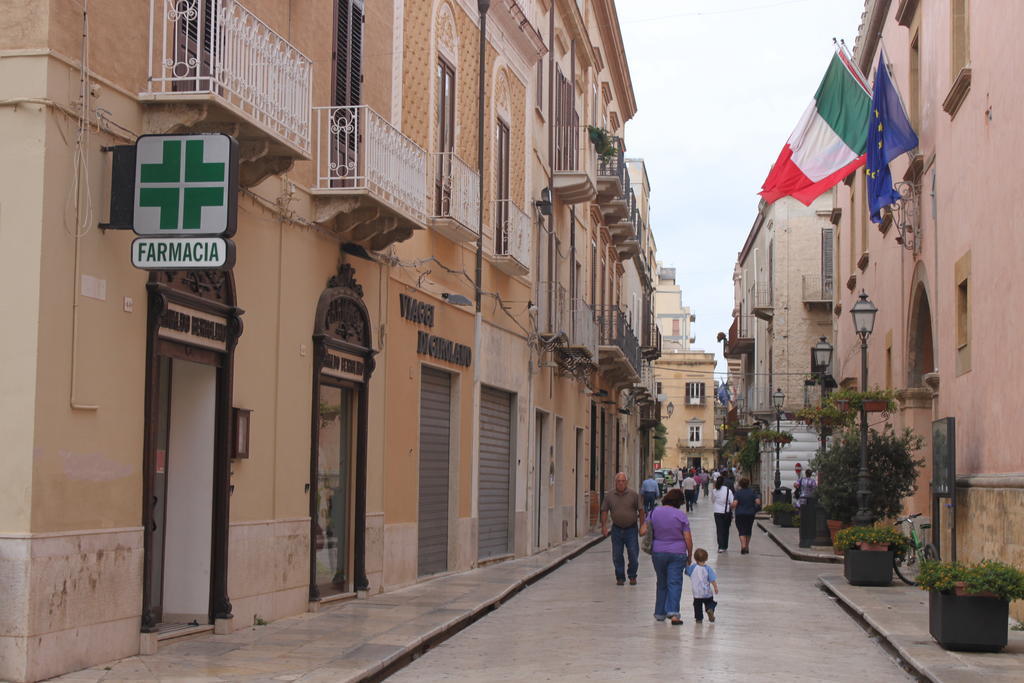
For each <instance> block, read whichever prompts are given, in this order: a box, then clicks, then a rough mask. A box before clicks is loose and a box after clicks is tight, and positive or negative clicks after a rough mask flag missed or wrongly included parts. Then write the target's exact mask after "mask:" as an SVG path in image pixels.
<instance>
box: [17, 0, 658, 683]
mask: <svg viewBox="0 0 1024 683" xmlns="http://www.w3.org/2000/svg"><path fill="white" fill-rule="evenodd" d="M85 9H86V11H85V12H83V6H81V5H78V4H69V3H66V2H63V1H62V0H52V1H51V2H43V3H40V2H34V1H27V0H26V1H24V2H22V1H18V2H13V3H9V4H8V7H6V8H5V12H4V15H5V16H4V18H3V19H0V26H2V29H0V50H2V51H0V69H2V73H3V78H2V79H0V100H2V104H0V119H2V121H3V124H4V125H3V128H2V129H0V130H2V131H3V132H2V133H0V137H2V139H3V141H4V148H5V149H6V150H8V151H9V158H10V159H11V163H9V164H8V165H7V166H6V167H5V170H3V171H0V181H2V182H0V188H2V189H0V204H2V206H3V225H4V228H3V229H2V230H0V246H2V248H0V260H2V261H0V263H2V269H3V272H4V279H3V282H4V284H5V287H3V288H2V289H3V293H2V294H0V310H3V311H4V313H5V315H6V317H7V318H8V319H9V320H10V321H12V325H11V326H10V328H9V332H8V333H5V334H4V335H3V338H2V339H0V350H2V351H3V357H4V362H3V363H0V402H2V404H3V406H4V408H6V410H7V412H6V416H5V420H4V421H3V423H2V424H0V434H2V437H3V441H4V443H5V448H4V449H3V451H2V452H0V466H2V467H3V469H4V471H5V473H6V477H7V480H8V482H9V483H10V486H9V487H8V489H7V490H6V492H5V495H4V496H3V497H0V583H2V584H3V585H4V586H6V587H7V589H5V598H4V600H3V603H4V607H3V608H0V678H4V679H10V680H17V681H23V680H37V679H40V678H46V677H49V676H54V675H57V674H59V673H62V672H65V671H69V670H73V669H77V668H81V667H85V666H89V665H92V664H95V663H97V662H101V661H107V660H110V659H113V658H118V657H123V656H128V655H132V654H137V653H140V652H142V653H147V652H152V651H155V649H156V648H158V647H159V646H160V644H161V643H165V642H167V641H168V640H170V639H173V637H175V634H176V633H178V634H180V633H185V632H190V631H187V630H183V629H182V628H181V626H182V625H183V624H188V623H189V622H193V621H194V622H196V623H198V624H199V626H198V627H194V628H193V631H194V630H195V628H198V629H200V630H202V629H211V630H216V631H217V632H222V633H226V632H231V631H232V630H235V629H238V628H242V627H244V626H246V625H249V624H252V623H253V622H254V621H255V620H257V619H264V620H268V621H269V620H274V619H278V618H281V617H285V616H289V615H294V614H299V613H302V612H305V611H307V610H316V609H318V608H319V607H320V606H321V605H324V604H326V603H329V602H331V601H336V600H346V599H356V598H358V597H359V596H363V595H366V594H372V593H377V592H381V591H389V590H394V589H396V588H398V587H401V586H405V585H409V584H412V583H415V582H418V581H421V580H426V579H429V578H430V577H432V576H436V575H439V574H444V573H447V572H451V571H461V570H466V569H470V568H472V567H476V566H479V565H480V564H482V563H488V562H495V561H500V560H502V559H506V558H511V557H516V556H523V555H528V554H531V553H534V552H537V551H539V550H543V549H546V548H548V547H551V546H554V545H557V544H559V543H562V542H564V541H566V540H568V539H571V538H575V537H578V536H582V535H585V534H587V533H588V532H589V531H590V529H591V526H592V525H593V523H594V521H595V520H596V510H597V506H598V505H599V501H600V498H601V496H602V495H603V491H604V490H606V489H608V488H610V482H611V481H612V478H613V476H614V473H615V472H616V471H617V470H620V469H621V470H626V471H628V472H631V473H638V472H639V469H640V464H639V463H640V456H641V449H642V448H643V442H642V440H641V439H639V438H637V436H636V432H637V430H639V429H640V427H641V424H642V422H643V421H644V420H646V423H645V424H646V428H647V429H650V427H652V426H653V422H652V421H651V415H650V413H651V411H652V410H653V408H652V406H653V390H652V389H651V386H653V384H652V383H651V382H650V381H646V382H645V380H646V379H647V378H649V377H650V375H651V373H650V362H651V359H652V358H653V357H654V356H656V354H657V349H658V338H657V334H656V333H655V331H654V330H653V325H651V324H650V321H651V320H652V319H653V318H652V316H651V313H650V306H651V298H650V297H649V296H648V297H647V298H644V297H643V296H641V297H639V298H638V299H636V300H634V299H633V297H630V296H626V295H624V291H627V290H628V288H626V289H624V285H623V281H622V279H623V274H624V273H625V272H626V269H627V267H628V268H629V269H632V270H633V271H635V272H638V273H639V275H638V276H637V277H640V276H646V278H647V281H648V282H650V278H651V271H650V264H652V263H653V239H651V237H650V224H649V221H648V219H647V217H646V215H643V216H641V214H640V211H639V209H638V208H637V200H636V197H635V194H634V192H633V188H632V184H631V183H630V181H629V179H628V173H627V172H626V164H625V162H624V161H623V158H624V157H623V155H624V152H625V143H624V142H623V126H624V124H625V122H626V121H627V120H629V118H631V117H632V116H633V114H634V112H635V109H636V103H635V101H634V98H633V92H632V86H631V84H630V80H629V70H628V65H627V63H626V59H625V54H624V50H623V46H622V39H621V35H620V34H619V31H618V24H617V16H616V10H615V4H614V2H613V1H612V0H593V1H587V2H568V1H563V0H550V1H548V0H534V1H519V2H513V1H512V0H494V1H493V2H491V3H490V8H489V10H488V12H487V15H486V41H485V43H484V44H485V47H484V59H483V60H482V63H483V70H482V75H483V92H482V96H481V92H480V91H479V82H480V80H479V79H480V75H481V69H480V64H481V60H480V59H479V54H480V44H481V40H480V37H481V16H480V13H479V8H478V6H477V4H476V3H472V2H468V1H463V0H394V1H391V0H388V1H387V2H363V0H336V1H331V0H315V1H314V2H311V3H307V4H306V5H304V7H303V8H302V11H299V9H298V8H297V7H294V6H292V5H291V4H287V3H279V2H273V1H271V0H249V1H248V2H246V3H245V4H244V5H242V4H240V3H238V2H234V1H233V0H194V1H192V2H187V3H181V2H167V1H165V0H146V1H142V0H140V1H139V2H133V3H116V6H115V4H111V3H100V2H94V3H91V4H88V5H85ZM83 36H84V38H83ZM481 104H482V107H481ZM481 111H482V120H481V117H480V114H481ZM588 126H593V127H594V129H595V130H596V131H598V133H597V134H596V136H595V135H594V134H593V133H592V131H591V130H590V129H589V128H588ZM480 131H482V135H480ZM143 134H149V135H153V134H156V135H180V134H188V135H194V136H206V135H211V136H212V135H220V136H222V135H227V136H230V137H231V138H233V139H234V140H235V141H236V142H237V145H238V166H237V193H236V194H234V195H232V197H231V199H233V200H234V201H232V202H230V203H232V204H234V203H236V204H237V221H236V222H237V231H236V232H235V234H234V235H233V236H232V237H231V240H232V242H233V243H234V245H235V253H236V258H235V264H234V267H233V268H232V269H230V270H191V271H190V270H186V269H179V270H173V271H167V270H164V271H154V272H151V273H147V272H144V271H142V270H138V269H136V268H134V267H133V266H132V262H131V258H130V254H131V245H132V238H133V235H132V233H131V231H130V230H126V229H125V228H130V227H131V225H130V223H131V220H130V218H129V220H128V222H127V224H126V223H125V221H124V219H123V215H121V214H118V212H117V210H116V209H117V208H118V206H119V205H117V201H112V194H114V193H116V192H121V191H123V190H124V188H125V182H124V179H123V178H121V177H119V176H118V175H117V173H116V172H115V171H116V169H124V168H127V167H128V166H125V165H124V163H126V162H124V159H125V158H126V157H124V156H123V155H124V154H126V153H134V152H133V150H135V149H136V143H137V141H138V139H139V136H140V135H143ZM602 136H604V137H602ZM188 139H189V140H193V141H199V142H204V141H205V140H207V139H208V138H206V137H202V138H188ZM603 139H607V140H610V141H611V145H610V146H607V145H604V144H603V143H602V140H603ZM595 140H596V141H595ZM170 142H171V144H172V148H174V149H178V148H175V147H173V146H174V145H175V144H177V142H176V140H173V139H172V140H171V141H170ZM182 144H183V147H182V149H185V150H186V154H187V150H188V149H189V143H188V142H183V143H182ZM163 149H164V153H165V154H166V153H167V151H166V150H167V149H168V148H167V147H164V148H163ZM186 161H187V159H186ZM164 162H167V159H166V158H165V159H164ZM131 169H132V171H133V172H134V170H135V164H134V162H132V164H131ZM229 194H230V193H229ZM108 207H110V208H108ZM13 225H18V226H20V228H19V231H18V232H17V233H16V232H15V231H13V230H8V229H7V226H13ZM481 226H482V230H481ZM641 245H642V247H641ZM641 255H642V256H641ZM645 269H646V270H645ZM640 279H641V280H642V279H643V278H642V277H640ZM645 306H646V309H645V308H644V307H645ZM628 320H633V321H637V322H636V326H637V327H641V328H642V329H636V330H634V329H633V326H631V325H628V324H626V323H627V321H628ZM644 325H646V326H647V327H643V326H644ZM645 373H646V374H645ZM634 406H635V407H636V408H634Z"/></svg>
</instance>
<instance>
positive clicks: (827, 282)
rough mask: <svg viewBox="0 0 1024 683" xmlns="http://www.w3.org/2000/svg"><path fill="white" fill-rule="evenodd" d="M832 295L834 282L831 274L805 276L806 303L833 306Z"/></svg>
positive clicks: (804, 291) (804, 293)
mask: <svg viewBox="0 0 1024 683" xmlns="http://www.w3.org/2000/svg"><path fill="white" fill-rule="evenodd" d="M832 296H833V282H832V276H831V275H827V276H823V275H804V276H803V302H804V304H805V305H807V306H813V305H815V304H822V305H824V306H826V307H831V306H832Z"/></svg>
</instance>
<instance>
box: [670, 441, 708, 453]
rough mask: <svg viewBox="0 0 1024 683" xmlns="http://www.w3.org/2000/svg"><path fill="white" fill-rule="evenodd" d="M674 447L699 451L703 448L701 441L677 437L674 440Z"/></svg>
mask: <svg viewBox="0 0 1024 683" xmlns="http://www.w3.org/2000/svg"><path fill="white" fill-rule="evenodd" d="M676 448H678V449H679V450H681V451H699V450H702V449H703V448H705V445H704V442H703V441H690V440H689V439H679V440H678V441H676Z"/></svg>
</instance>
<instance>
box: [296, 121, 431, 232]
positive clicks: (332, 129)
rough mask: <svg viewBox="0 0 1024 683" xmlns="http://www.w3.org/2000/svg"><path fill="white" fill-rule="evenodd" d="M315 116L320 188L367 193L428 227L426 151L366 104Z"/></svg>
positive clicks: (317, 184)
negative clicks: (426, 224) (426, 221)
mask: <svg viewBox="0 0 1024 683" xmlns="http://www.w3.org/2000/svg"><path fill="white" fill-rule="evenodd" d="M313 112H314V116H315V118H316V124H315V126H314V128H315V136H316V137H315V147H316V149H315V150H314V152H315V158H316V169H317V171H316V189H318V190H365V191H367V192H369V193H370V194H371V195H372V196H373V197H374V198H375V199H376V200H377V201H380V202H383V203H386V204H388V205H389V206H390V207H391V208H393V209H395V210H397V211H398V212H400V213H402V214H403V215H405V216H406V217H408V218H411V219H413V220H415V221H417V222H418V223H421V224H422V223H424V221H425V220H426V214H427V152H426V151H425V150H424V149H423V148H422V147H420V146H419V145H417V144H416V143H415V142H413V141H412V140H410V139H409V138H407V137H406V136H405V135H403V134H402V132H401V131H399V130H398V129H397V128H395V127H394V126H392V125H391V124H390V123H389V122H388V121H387V120H386V119H385V118H384V117H383V116H381V115H380V114H378V113H377V112H375V111H374V110H372V109H370V108H369V107H367V106H366V105H358V106H354V107H314V108H313Z"/></svg>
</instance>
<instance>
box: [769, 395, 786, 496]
mask: <svg viewBox="0 0 1024 683" xmlns="http://www.w3.org/2000/svg"><path fill="white" fill-rule="evenodd" d="M785 402H786V395H785V394H784V393H782V389H781V388H778V389H776V390H775V393H774V394H772V406H773V407H774V408H775V431H776V432H778V431H780V430H781V428H782V405H783V404H784V403H785ZM781 450H782V444H781V443H779V440H778V438H776V440H775V491H774V492H773V493H772V502H773V503H774V502H778V500H779V498H781V496H782V492H781V491H780V490H779V489H781V488H782V472H780V471H779V456H780V452H781Z"/></svg>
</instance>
